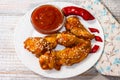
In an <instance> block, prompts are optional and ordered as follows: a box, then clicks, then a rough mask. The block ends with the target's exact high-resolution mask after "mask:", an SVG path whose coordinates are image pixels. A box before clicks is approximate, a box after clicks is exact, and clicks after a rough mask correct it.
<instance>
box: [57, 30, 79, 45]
mask: <svg viewBox="0 0 120 80" xmlns="http://www.w3.org/2000/svg"><path fill="white" fill-rule="evenodd" d="M56 40H57V42H58V44H61V45H63V46H65V47H73V46H75V45H76V44H78V43H79V42H80V39H79V38H78V37H76V36H75V35H73V34H71V33H69V32H62V33H59V34H57V36H56Z"/></svg>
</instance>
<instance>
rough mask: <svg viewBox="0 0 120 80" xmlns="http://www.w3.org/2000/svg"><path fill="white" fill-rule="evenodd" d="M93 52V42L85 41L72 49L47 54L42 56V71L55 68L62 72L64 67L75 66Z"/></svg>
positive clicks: (40, 60)
mask: <svg viewBox="0 0 120 80" xmlns="http://www.w3.org/2000/svg"><path fill="white" fill-rule="evenodd" d="M90 51H91V42H90V41H89V40H83V42H82V43H79V44H77V45H76V46H74V47H72V48H65V49H63V50H60V51H51V52H47V53H45V54H44V55H41V56H40V58H39V63H40V66H41V68H42V69H44V70H49V69H53V68H55V69H56V70H60V68H61V66H62V65H67V66H70V65H73V64H75V63H78V62H80V61H82V60H84V59H85V58H86V57H87V55H88V54H89V52H90Z"/></svg>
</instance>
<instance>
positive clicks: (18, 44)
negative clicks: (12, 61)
mask: <svg viewBox="0 0 120 80" xmlns="http://www.w3.org/2000/svg"><path fill="white" fill-rule="evenodd" d="M46 4H52V5H55V6H58V7H59V8H61V9H62V8H63V7H65V6H78V5H75V4H72V3H66V2H50V3H46ZM40 5H43V4H40ZM40 5H39V6H40ZM78 7H80V6H78ZM34 9H35V8H34ZM34 9H33V10H34ZM33 10H31V11H29V12H28V13H26V14H25V15H24V16H23V17H22V18H21V20H20V22H19V23H18V25H17V27H16V29H15V39H14V40H15V50H16V52H17V54H18V57H19V59H20V60H21V61H22V63H23V64H24V65H25V66H26V67H28V68H29V69H30V70H32V71H34V72H35V73H38V74H40V75H43V76H45V77H50V78H68V77H73V76H76V75H79V74H81V73H83V72H85V71H87V70H88V69H90V68H91V67H92V66H93V65H94V64H95V63H96V62H97V60H98V59H99V58H100V56H101V54H102V51H103V47H104V35H103V30H102V28H101V26H100V24H99V23H98V21H97V20H94V21H84V20H83V19H82V18H80V21H81V22H82V24H84V26H85V27H86V28H88V27H94V28H97V29H98V30H99V31H100V33H99V34H98V33H95V34H96V35H99V36H100V37H101V38H102V40H103V42H96V41H94V40H93V41H92V45H95V44H97V45H99V46H100V49H99V50H98V51H97V52H96V53H94V54H89V55H88V57H87V58H86V59H85V60H83V61H82V62H80V63H78V64H74V65H72V66H62V68H61V70H60V71H56V70H54V69H53V70H42V69H41V67H40V65H39V60H38V59H37V58H36V57H35V56H34V55H33V54H31V53H30V52H28V51H27V50H26V49H24V44H23V42H24V41H25V40H26V39H27V38H28V37H31V36H44V35H43V34H40V33H38V32H37V31H36V30H35V29H34V28H33V26H32V24H31V22H30V17H31V13H32V11H33ZM58 48H59V49H60V48H61V47H58Z"/></svg>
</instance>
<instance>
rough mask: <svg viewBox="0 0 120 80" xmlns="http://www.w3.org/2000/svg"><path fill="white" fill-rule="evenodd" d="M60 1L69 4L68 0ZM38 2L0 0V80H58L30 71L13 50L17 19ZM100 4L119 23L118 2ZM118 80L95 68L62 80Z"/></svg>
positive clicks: (109, 0) (115, 0) (119, 10)
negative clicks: (102, 73)
mask: <svg viewBox="0 0 120 80" xmlns="http://www.w3.org/2000/svg"><path fill="white" fill-rule="evenodd" d="M44 1H46V2H47V1H49V0H44ZM56 1H57V0H56ZM60 1H68V2H69V0H60ZM40 2H42V0H0V43H1V44H0V80H58V79H50V78H45V77H42V76H39V75H37V74H35V73H34V72H32V71H30V70H29V69H28V68H26V67H25V66H24V65H23V64H22V63H21V61H20V60H19V59H18V57H17V55H16V52H15V49H14V42H13V39H14V29H15V27H16V24H17V22H18V20H19V18H20V17H21V16H23V15H24V14H25V13H26V12H27V11H29V10H30V9H32V7H34V6H36V5H37V4H39V3H40ZM102 3H103V4H104V5H105V6H106V7H107V8H108V9H109V11H110V12H111V13H112V14H113V15H114V17H115V18H116V19H117V20H118V22H119V23H120V8H119V7H120V0H102ZM119 79H120V78H118V77H110V76H109V77H108V76H103V75H101V74H100V73H98V72H97V71H96V70H95V68H91V69H90V70H89V71H87V72H85V73H83V74H81V75H79V76H76V77H73V78H69V79H63V80H119Z"/></svg>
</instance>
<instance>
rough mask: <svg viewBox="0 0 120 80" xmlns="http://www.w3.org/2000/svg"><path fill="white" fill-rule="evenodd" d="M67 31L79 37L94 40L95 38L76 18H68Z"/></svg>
mask: <svg viewBox="0 0 120 80" xmlns="http://www.w3.org/2000/svg"><path fill="white" fill-rule="evenodd" d="M65 27H66V30H68V31H70V32H71V33H73V34H74V35H76V36H78V37H80V38H81V37H82V38H84V39H90V40H92V39H93V38H94V37H95V36H94V34H91V33H90V32H89V31H88V30H87V29H86V28H85V27H84V26H83V25H82V24H81V22H80V21H79V18H78V17H76V16H72V17H68V18H67V20H66V23H65Z"/></svg>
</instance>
